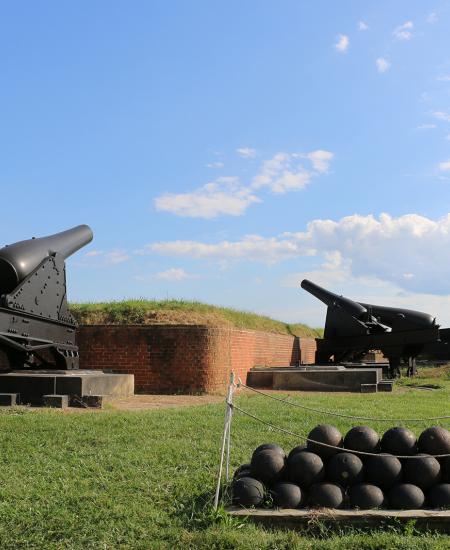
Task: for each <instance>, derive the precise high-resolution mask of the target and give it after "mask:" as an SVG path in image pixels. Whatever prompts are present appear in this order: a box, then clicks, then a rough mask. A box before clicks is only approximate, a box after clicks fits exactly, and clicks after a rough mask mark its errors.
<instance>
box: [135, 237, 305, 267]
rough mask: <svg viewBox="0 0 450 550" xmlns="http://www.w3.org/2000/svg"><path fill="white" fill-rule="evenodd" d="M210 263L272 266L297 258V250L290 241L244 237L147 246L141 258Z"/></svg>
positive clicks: (295, 244)
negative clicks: (159, 256)
mask: <svg viewBox="0 0 450 550" xmlns="http://www.w3.org/2000/svg"><path fill="white" fill-rule="evenodd" d="M155 252H156V253H158V254H162V255H164V256H175V257H182V256H185V257H189V258H196V259H213V260H226V261H229V260H253V261H259V262H264V263H267V264H273V263H276V262H279V261H280V260H285V259H288V258H294V257H296V256H297V255H298V253H299V252H298V246H297V243H295V242H294V241H293V240H292V239H291V238H286V239H283V238H281V239H280V238H278V237H269V238H265V237H261V236H259V235H247V236H246V237H244V238H243V239H242V240H241V241H235V242H230V241H222V242H220V243H217V244H207V243H201V242H198V241H181V240H178V241H169V242H159V243H153V244H149V245H147V246H146V247H145V248H144V249H143V250H142V251H141V253H142V254H145V253H147V254H150V253H155Z"/></svg>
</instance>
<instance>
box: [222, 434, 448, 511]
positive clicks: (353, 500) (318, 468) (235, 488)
mask: <svg viewBox="0 0 450 550" xmlns="http://www.w3.org/2000/svg"><path fill="white" fill-rule="evenodd" d="M322 444H325V445H331V446H332V447H327V446H325V445H322ZM333 447H338V449H334V448H333ZM362 453H374V456H370V455H366V454H362ZM443 454H450V432H449V431H448V430H446V429H444V428H441V427H439V426H433V427H431V428H428V429H426V430H424V431H423V432H422V433H421V435H420V437H419V439H418V440H417V439H416V436H415V435H414V433H413V432H411V431H410V430H408V429H406V428H401V427H397V428H391V429H389V430H387V432H385V434H384V435H383V437H382V438H381V440H380V437H379V436H378V434H377V433H376V432H375V431H374V430H373V429H372V428H369V427H368V426H356V427H354V428H352V429H351V430H350V431H349V432H348V433H347V434H346V435H345V437H342V435H341V433H340V432H339V430H338V429H337V428H335V427H334V426H329V425H320V426H316V427H315V428H314V429H313V430H312V431H311V432H310V433H309V435H308V444H307V445H306V446H305V445H299V446H297V447H294V448H293V449H292V450H291V452H290V453H289V455H288V456H286V453H285V452H284V451H283V449H282V448H281V447H279V446H278V445H275V444H272V443H266V444H264V445H260V446H259V447H258V448H257V449H255V451H254V452H253V455H252V458H251V462H250V463H249V464H243V465H242V466H240V467H239V468H238V469H237V470H236V472H235V474H234V478H233V482H232V499H233V504H235V505H238V506H244V507H252V506H254V507H264V506H266V507H267V506H269V507H274V508H302V507H308V508H309V507H311V508H354V509H361V510H368V509H373V508H387V509H394V510H413V509H419V508H431V509H446V508H447V509H448V508H450V457H440V458H439V457H438V458H435V457H434V456H433V455H443ZM396 456H406V457H412V458H396Z"/></svg>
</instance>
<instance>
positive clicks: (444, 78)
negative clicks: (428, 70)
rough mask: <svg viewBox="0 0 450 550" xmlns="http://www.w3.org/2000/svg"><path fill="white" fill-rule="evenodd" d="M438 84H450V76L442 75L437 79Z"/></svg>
mask: <svg viewBox="0 0 450 550" xmlns="http://www.w3.org/2000/svg"><path fill="white" fill-rule="evenodd" d="M436 80H437V81H438V82H450V74H441V75H439V76H438V77H436Z"/></svg>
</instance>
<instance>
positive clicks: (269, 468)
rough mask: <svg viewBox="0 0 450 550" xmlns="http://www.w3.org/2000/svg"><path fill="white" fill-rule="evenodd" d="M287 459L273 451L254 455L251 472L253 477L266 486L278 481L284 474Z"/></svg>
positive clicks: (265, 450) (264, 451) (268, 450)
mask: <svg viewBox="0 0 450 550" xmlns="http://www.w3.org/2000/svg"><path fill="white" fill-rule="evenodd" d="M284 466H285V458H284V456H283V455H281V454H280V453H279V452H277V451H274V450H272V449H264V450H262V451H260V452H259V453H256V454H255V453H253V456H252V462H251V465H250V471H251V474H252V477H254V478H256V479H260V480H261V481H262V482H263V483H264V484H265V485H271V484H272V483H274V482H275V481H277V480H278V479H279V478H280V476H281V475H282V473H283V470H284Z"/></svg>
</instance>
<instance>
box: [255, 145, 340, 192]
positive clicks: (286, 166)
mask: <svg viewBox="0 0 450 550" xmlns="http://www.w3.org/2000/svg"><path fill="white" fill-rule="evenodd" d="M333 157H334V154H333V153H332V152H331V151H324V150H322V149H319V150H317V151H311V152H310V153H306V154H302V153H291V154H289V153H277V154H276V155H274V156H273V157H272V158H271V159H268V160H266V161H264V162H263V164H262V166H261V169H260V171H259V172H258V174H257V175H256V176H255V177H254V178H253V181H252V184H251V187H252V189H261V188H263V187H268V188H269V189H270V190H271V191H272V192H273V193H276V194H282V193H286V192H288V191H292V190H298V189H303V188H304V187H305V186H306V185H307V184H308V183H309V182H310V181H311V179H312V178H313V177H314V176H315V175H317V174H316V173H318V174H320V173H323V172H326V171H328V169H329V166H330V162H331V160H332V159H333ZM302 159H308V160H309V161H310V163H311V166H312V169H310V168H305V167H304V166H303V164H302Z"/></svg>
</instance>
